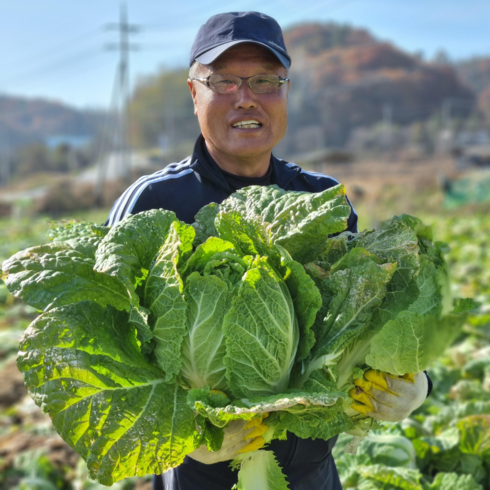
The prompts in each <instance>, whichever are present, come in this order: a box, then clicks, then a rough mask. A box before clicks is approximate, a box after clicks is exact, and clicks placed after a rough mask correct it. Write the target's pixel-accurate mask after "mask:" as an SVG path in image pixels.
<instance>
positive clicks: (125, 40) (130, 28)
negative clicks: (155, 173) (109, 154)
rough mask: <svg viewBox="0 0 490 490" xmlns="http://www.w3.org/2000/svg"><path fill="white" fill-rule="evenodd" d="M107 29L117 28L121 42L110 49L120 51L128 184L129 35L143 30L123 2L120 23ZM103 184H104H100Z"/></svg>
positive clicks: (121, 136)
mask: <svg viewBox="0 0 490 490" xmlns="http://www.w3.org/2000/svg"><path fill="white" fill-rule="evenodd" d="M106 29H107V30H116V31H118V32H119V43H118V44H117V45H115V46H113V45H111V46H109V49H113V48H115V49H117V50H118V51H119V65H118V68H117V72H118V80H119V82H118V83H119V86H118V89H117V92H113V94H114V93H117V94H118V96H119V97H118V98H119V103H118V104H117V103H116V105H117V107H118V110H117V115H118V121H119V138H118V146H119V148H120V154H121V157H122V162H121V167H122V169H123V175H124V180H125V181H126V184H128V185H129V184H130V179H131V168H130V153H129V148H130V136H129V96H130V86H129V52H130V51H131V50H132V49H133V48H134V46H133V45H131V44H130V43H129V36H130V35H131V34H136V33H138V32H140V31H141V26H139V25H136V24H129V23H128V14H127V10H126V4H125V3H122V4H121V9H120V17H119V22H118V23H111V24H107V25H106ZM100 185H101V186H103V182H102V184H100Z"/></svg>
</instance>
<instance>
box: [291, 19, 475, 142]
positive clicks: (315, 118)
mask: <svg viewBox="0 0 490 490" xmlns="http://www.w3.org/2000/svg"><path fill="white" fill-rule="evenodd" d="M285 41H286V45H287V48H288V51H289V52H290V53H291V57H292V60H293V62H292V66H291V73H290V74H291V79H292V83H291V98H292V101H293V103H292V110H291V111H290V115H291V132H292V133H294V132H295V130H298V131H299V134H300V135H301V133H302V131H301V129H303V132H304V128H305V127H307V126H308V127H310V128H311V130H314V131H316V132H317V133H319V139H322V140H323V142H324V145H325V146H342V145H344V144H345V143H346V142H347V140H348V138H349V135H350V134H351V132H352V131H353V130H354V129H355V128H358V127H369V126H372V125H374V124H376V123H380V122H382V121H383V120H384V119H385V118H387V117H389V119H390V121H391V122H392V123H394V124H399V125H408V124H411V123H414V122H417V121H425V120H427V119H429V118H430V117H432V116H433V115H434V114H436V113H438V112H440V111H441V109H442V106H443V104H444V103H445V101H447V100H449V99H455V98H457V99H460V100H465V101H466V102H467V104H466V106H465V107H464V108H459V109H458V110H459V113H458V115H459V116H461V117H464V116H467V115H468V114H469V113H470V111H471V108H472V106H473V105H474V104H475V94H474V93H473V90H472V89H471V88H470V87H468V86H467V85H466V84H465V83H463V82H462V81H461V80H460V78H459V77H458V74H457V72H456V70H455V69H454V68H452V67H451V66H441V65H436V64H431V63H428V62H424V61H422V60H421V59H419V58H418V57H416V56H414V55H412V54H410V53H407V52H404V51H403V50H401V49H399V48H397V47H396V46H394V45H392V44H390V43H387V42H381V41H379V40H377V39H376V38H375V37H374V36H373V35H371V34H370V33H369V32H367V31H366V30H364V29H356V28H352V27H348V26H339V25H336V24H307V25H301V26H297V27H293V28H292V29H291V30H289V31H286V32H285ZM300 137H301V136H300ZM293 144H296V145H297V144H298V142H296V143H294V142H293ZM289 150H292V148H289Z"/></svg>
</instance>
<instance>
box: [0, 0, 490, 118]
mask: <svg viewBox="0 0 490 490" xmlns="http://www.w3.org/2000/svg"><path fill="white" fill-rule="evenodd" d="M126 4H127V10H128V18H129V22H130V23H131V24H135V25H137V26H139V32H137V33H135V34H133V35H132V36H131V39H132V42H133V43H134V45H135V50H134V51H132V52H131V54H130V74H131V77H130V78H131V81H130V84H131V87H132V88H134V87H135V86H136V85H137V84H138V83H141V81H142V80H144V79H145V78H147V77H149V76H152V75H154V74H156V73H158V72H159V71H161V70H162V69H164V68H174V67H178V66H187V65H188V55H189V52H190V48H191V45H192V42H193V40H194V36H195V34H196V33H197V30H198V29H199V27H200V26H201V25H202V24H203V23H204V22H206V20H207V19H208V18H209V17H210V16H211V15H214V14H217V13H220V12H223V11H244V10H258V11H261V12H263V13H265V14H268V15H270V16H272V17H274V18H275V19H276V20H277V21H278V22H279V24H280V25H281V26H282V28H283V29H287V28H288V27H290V26H292V25H294V24H297V23H301V22H328V21H335V22H339V23H343V24H350V25H352V26H355V27H364V28H367V29H368V30H369V31H370V32H371V33H372V34H374V35H375V36H376V37H377V38H379V39H382V40H387V41H391V42H393V43H394V44H395V45H397V46H398V47H400V48H402V49H404V50H407V51H409V52H412V53H415V52H419V53H420V52H422V53H423V54H424V55H425V57H426V58H427V59H430V58H431V57H433V56H434V54H435V53H436V52H437V51H439V50H440V49H444V50H445V51H446V52H447V53H448V54H449V56H450V57H451V58H452V59H454V60H459V59H464V58H468V57H471V56H490V36H488V32H489V29H490V1H488V0H484V1H480V0H466V1H461V0H410V1H407V0H405V1H401V0H302V1H301V2H298V0H269V1H267V2H264V1H263V0H251V1H248V2H246V1H243V0H229V2H228V4H227V5H225V2H223V1H222V0H221V1H217V0H185V1H182V0H181V1H175V0H174V1H169V2H162V1H156V0H127V2H126ZM120 5H121V2H120V1H119V0H83V2H82V1H77V2H76V1H75V0H22V1H19V0H0V60H1V61H0V95H5V94H7V95H16V96H25V97H42V98H48V99H51V100H57V101H61V102H63V103H66V104H70V105H74V106H77V107H80V108H107V107H109V103H110V98H111V93H112V87H113V84H114V77H115V72H116V66H117V62H118V52H117V51H115V50H110V49H108V48H109V47H110V46H108V45H114V44H115V43H117V42H118V34H117V32H116V31H114V30H110V24H111V23H116V22H118V19H119V11H120ZM298 6H300V8H299V7H298ZM293 63H294V60H293Z"/></svg>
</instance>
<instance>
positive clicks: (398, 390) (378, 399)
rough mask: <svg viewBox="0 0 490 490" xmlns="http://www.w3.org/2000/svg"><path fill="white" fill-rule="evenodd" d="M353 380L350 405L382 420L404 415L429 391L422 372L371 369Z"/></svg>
mask: <svg viewBox="0 0 490 490" xmlns="http://www.w3.org/2000/svg"><path fill="white" fill-rule="evenodd" d="M354 383H355V385H356V386H355V387H354V388H352V389H351V390H350V391H349V395H350V396H351V397H352V398H353V399H354V404H353V405H351V408H353V409H354V410H357V411H358V412H360V413H363V414H365V415H368V416H369V417H372V418H373V419H376V420H382V421H385V422H400V421H401V420H403V419H405V418H407V417H408V416H409V415H410V414H411V413H412V412H413V411H414V410H415V409H416V408H419V407H420V405H422V403H423V402H424V400H425V398H426V397H427V391H428V381H427V376H426V375H425V373H417V374H405V375H404V376H393V375H392V374H388V373H384V372H382V371H375V370H374V369H371V370H369V371H366V372H365V373H364V378H363V379H356V380H355V381H354Z"/></svg>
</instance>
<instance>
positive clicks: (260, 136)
mask: <svg viewBox="0 0 490 490" xmlns="http://www.w3.org/2000/svg"><path fill="white" fill-rule="evenodd" d="M213 73H218V74H226V75H237V76H239V77H251V76H253V75H265V74H267V75H280V76H282V77H286V75H287V73H286V70H285V68H284V67H283V66H282V65H281V64H280V63H279V61H277V59H276V58H275V57H274V56H273V55H272V54H271V53H270V52H269V51H268V50H266V49H265V48H261V47H260V46H257V45H254V44H246V43H244V44H238V45H236V46H234V47H232V48H230V49H229V50H227V51H226V52H225V53H223V54H222V55H221V56H220V57H219V58H218V59H217V60H216V61H215V62H214V63H213V64H212V65H206V66H204V65H203V66H202V67H201V70H200V73H199V78H205V77H207V76H208V75H211V74H213ZM188 84H189V88H190V90H191V93H192V98H193V100H194V113H195V114H196V116H197V118H198V120H199V125H200V127H201V132H202V134H203V136H204V139H205V140H206V143H207V145H208V147H210V148H212V149H213V150H215V152H218V153H220V154H222V155H226V156H228V157H231V158H233V157H238V158H249V157H254V156H258V155H263V154H264V153H266V152H270V151H271V150H272V148H274V146H275V145H276V144H277V143H278V142H279V141H280V140H281V139H282V138H283V137H284V134H285V133H286V128H287V97H288V90H289V82H287V83H286V84H283V85H282V86H281V87H280V88H279V90H278V91H277V92H275V93H272V94H255V93H254V92H252V91H251V90H250V87H249V86H248V85H247V83H246V82H245V81H243V83H242V86H241V87H240V88H239V89H238V90H237V91H236V92H232V93H229V94H217V93H215V92H213V91H212V90H210V89H209V88H208V87H206V86H205V85H203V84H202V83H199V82H196V81H189V82H188ZM250 120H255V121H258V122H259V123H260V127H258V128H253V129H245V128H240V127H236V124H237V123H238V122H240V121H250Z"/></svg>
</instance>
